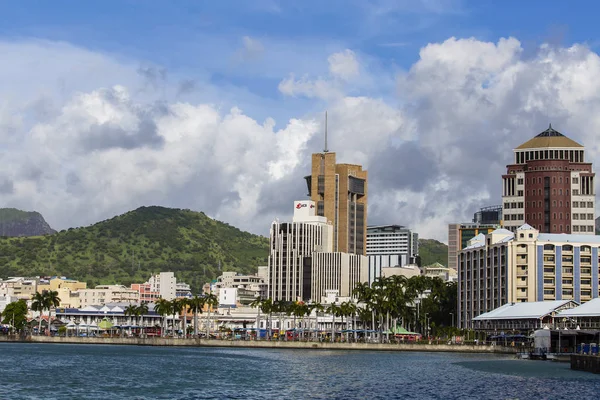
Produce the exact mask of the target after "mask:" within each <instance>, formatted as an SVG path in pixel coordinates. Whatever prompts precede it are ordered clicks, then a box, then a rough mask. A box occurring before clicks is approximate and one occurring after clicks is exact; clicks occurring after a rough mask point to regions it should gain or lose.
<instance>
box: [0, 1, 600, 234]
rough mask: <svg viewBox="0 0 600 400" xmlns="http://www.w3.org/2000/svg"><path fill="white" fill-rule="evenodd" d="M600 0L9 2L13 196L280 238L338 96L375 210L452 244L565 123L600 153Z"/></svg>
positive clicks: (8, 188) (341, 150) (342, 124)
mask: <svg viewBox="0 0 600 400" xmlns="http://www.w3.org/2000/svg"><path fill="white" fill-rule="evenodd" d="M599 7H600V6H598V5H597V4H596V2H592V1H577V2H572V4H569V2H566V1H552V0H550V1H548V0H546V1H541V0H540V1H538V0H529V1H516V0H505V1H496V0H479V1H461V0H373V1H367V0H330V1H311V0H303V1H291V0H253V1H252V0H248V1H242V0H229V1H228V0H221V1H217V0H215V1H200V0H194V1H185V0H177V1H174V0H170V1H151V0H144V1H142V0H119V1H116V0H102V1H101V0H95V1H92V0H89V1H81V0H69V1H67V0H53V1H47V0H46V1H41V0H40V1H32V0H31V1H29V0H21V1H16V0H15V1H2V0H0V55H1V56H2V57H3V59H2V63H0V140H1V141H3V143H5V145H4V146H5V148H4V149H2V148H0V203H4V204H6V205H9V206H14V207H17V208H23V209H29V210H32V209H35V210H39V211H41V212H42V213H43V214H44V215H45V216H46V218H47V219H48V220H49V221H50V223H51V224H52V225H53V226H55V227H57V228H61V229H62V228H64V227H69V226H77V225H82V224H88V223H93V222H96V221H97V220H99V219H104V218H109V217H112V216H114V215H115V214H117V213H121V212H125V211H128V210H131V209H133V208H135V207H137V206H140V205H150V204H161V205H166V206H174V207H182V208H191V209H195V210H202V211H205V212H207V213H208V214H209V215H211V216H215V217H217V218H221V219H222V220H224V221H227V222H229V223H232V224H233V225H235V226H239V227H241V228H243V229H246V230H251V231H253V232H260V233H263V234H264V233H265V231H266V230H267V229H268V226H269V223H270V221H272V220H273V218H275V217H285V215H286V214H285V213H287V212H289V204H291V203H292V202H293V200H296V199H299V198H303V197H302V196H304V195H305V193H304V192H305V190H304V188H303V185H304V183H303V180H302V177H303V176H304V175H305V174H306V171H307V168H308V166H307V162H308V161H307V160H309V159H310V153H312V152H314V151H316V150H318V149H320V146H321V143H322V132H323V130H324V129H323V126H322V122H323V114H324V111H325V110H328V111H329V123H330V130H329V132H330V145H331V147H333V148H334V149H335V151H336V152H337V153H338V154H339V157H340V159H341V162H352V163H362V164H363V165H365V166H366V167H367V168H368V169H369V171H370V172H369V173H370V174H371V175H370V177H371V178H370V179H371V182H372V186H370V188H369V196H370V199H372V201H371V200H370V206H369V219H370V222H372V223H377V224H381V223H394V224H402V225H408V226H411V227H413V228H415V229H416V230H417V231H419V232H420V233H422V234H423V237H438V238H442V239H444V236H445V234H446V233H445V232H446V231H447V230H446V229H445V228H443V226H444V224H446V223H449V222H456V221H462V220H468V219H469V218H470V216H471V215H472V213H473V212H474V211H476V210H477V208H478V207H483V206H487V205H491V204H498V203H499V198H498V194H499V188H500V184H499V181H498V179H499V176H501V174H502V173H503V170H504V171H505V166H506V163H507V160H509V159H510V155H511V150H512V148H513V147H514V146H517V145H518V144H520V143H521V142H523V141H525V140H526V139H527V138H529V137H531V136H533V135H534V134H536V133H539V132H540V131H541V130H543V129H545V128H546V127H547V126H548V125H547V124H548V122H552V123H553V126H556V128H557V129H558V130H560V131H562V132H565V133H569V134H571V132H572V133H573V134H574V138H575V139H576V140H580V141H582V142H584V143H585V141H586V140H587V141H588V142H589V143H590V144H589V145H588V146H589V147H588V148H590V151H591V152H592V156H593V155H595V154H600V146H595V145H594V144H593V143H594V142H595V140H594V139H590V138H591V137H594V136H593V135H594V133H595V132H597V131H598V130H600V120H598V121H596V120H595V119H594V118H589V116H590V115H597V114H598V113H597V106H596V105H597V104H600V97H599V95H598V93H600V86H599V85H600V84H597V83H596V82H600V57H598V55H597V54H596V51H597V50H598V48H597V47H598V45H600V37H599V36H598V34H597V30H596V29H595V27H596V19H597V11H598V8H599ZM452 37H455V38H457V39H459V40H449V38H452ZM508 37H513V38H515V40H500V39H501V38H508ZM470 38H473V39H470ZM460 39H465V40H460ZM545 43H546V44H550V45H551V46H549V47H544V48H541V47H540V46H541V45H542V44H545ZM574 44H584V46H574ZM238 109H239V110H241V111H238ZM273 121H274V122H273ZM596 125H597V126H596ZM482 132H483V133H484V134H482ZM586 136H587V138H586ZM496 138H500V139H499V140H498V139H496ZM490 140H493V141H494V143H495V144H494V145H490ZM467 144H468V145H467ZM3 150H4V153H3ZM490 152H492V154H490ZM259 155H260V156H259ZM3 157H4V158H3ZM11 157H12V158H11ZM257 160H261V161H257ZM464 160H470V162H464ZM403 162H406V163H407V165H410V166H413V167H414V168H412V169H411V168H402V165H404V164H402V163H403ZM471 163H472V164H471ZM472 165H485V166H486V168H473V167H472ZM2 166H3V167H2ZM397 166H398V167H397ZM198 171H204V173H203V174H202V173H199V172H198ZM207 175H210V176H211V177H213V178H214V179H213V182H211V183H207V182H206V181H205V179H206V178H205V177H206V176H207ZM125 177H126V178H125ZM206 187H210V188H211V189H212V190H211V191H207V190H204V188H206ZM232 187H234V189H232ZM465 188H467V189H465ZM371 189H373V190H371ZM466 193H468V196H467V195H466ZM74 194H77V195H74ZM466 196H467V197H468V198H467V197H466ZM259 200H260V201H259ZM89 204H93V205H94V206H93V207H90V206H89ZM90 209H93V210H94V212H93V213H90Z"/></svg>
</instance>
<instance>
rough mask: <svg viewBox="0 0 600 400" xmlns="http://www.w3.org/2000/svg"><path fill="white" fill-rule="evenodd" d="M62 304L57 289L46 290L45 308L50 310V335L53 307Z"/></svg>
mask: <svg viewBox="0 0 600 400" xmlns="http://www.w3.org/2000/svg"><path fill="white" fill-rule="evenodd" d="M59 305H60V298H59V297H58V292H57V291H55V290H48V291H44V308H46V309H47V310H48V336H50V334H51V332H50V324H51V322H52V308H56V307H58V306H59Z"/></svg>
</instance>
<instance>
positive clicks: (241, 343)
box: [0, 336, 518, 354]
mask: <svg viewBox="0 0 600 400" xmlns="http://www.w3.org/2000/svg"><path fill="white" fill-rule="evenodd" d="M0 342H19V343H62V344H112V345H130V346H195V347H229V348H269V349H321V350H363V351H365V350H366V351H421V352H456V353H498V354H515V353H517V350H518V348H516V347H503V346H489V345H477V346H475V345H460V344H458V345H448V344H416V343H415V344H383V343H330V342H292V341H290V342H285V341H266V340H259V341H255V340H219V339H210V340H206V339H189V338H188V339H182V338H157V337H153V338H144V339H140V338H103V337H59V336H51V337H48V336H27V337H25V338H21V337H18V336H0Z"/></svg>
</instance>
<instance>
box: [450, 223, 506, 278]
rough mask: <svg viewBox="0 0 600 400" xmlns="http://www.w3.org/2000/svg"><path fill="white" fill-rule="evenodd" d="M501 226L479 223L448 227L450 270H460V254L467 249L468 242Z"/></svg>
mask: <svg viewBox="0 0 600 400" xmlns="http://www.w3.org/2000/svg"><path fill="white" fill-rule="evenodd" d="M498 228H500V225H483V224H478V223H471V222H468V223H464V224H449V225H448V268H452V269H457V268H458V253H459V252H460V251H461V250H462V249H464V248H465V247H467V242H468V241H469V240H471V239H473V238H474V237H475V236H477V235H479V234H480V233H483V234H488V233H490V232H492V231H494V230H496V229H498Z"/></svg>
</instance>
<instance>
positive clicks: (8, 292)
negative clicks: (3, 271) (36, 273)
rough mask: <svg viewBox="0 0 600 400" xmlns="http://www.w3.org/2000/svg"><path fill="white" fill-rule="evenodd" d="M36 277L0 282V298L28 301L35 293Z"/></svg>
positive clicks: (14, 278)
mask: <svg viewBox="0 0 600 400" xmlns="http://www.w3.org/2000/svg"><path fill="white" fill-rule="evenodd" d="M38 282H39V278H38V277H10V278H8V279H7V280H0V296H2V297H11V298H13V297H14V298H16V299H24V300H30V299H31V298H32V297H33V295H34V294H35V293H36V292H37V286H38Z"/></svg>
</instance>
